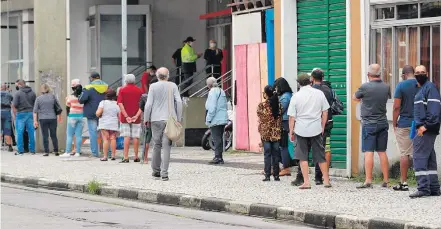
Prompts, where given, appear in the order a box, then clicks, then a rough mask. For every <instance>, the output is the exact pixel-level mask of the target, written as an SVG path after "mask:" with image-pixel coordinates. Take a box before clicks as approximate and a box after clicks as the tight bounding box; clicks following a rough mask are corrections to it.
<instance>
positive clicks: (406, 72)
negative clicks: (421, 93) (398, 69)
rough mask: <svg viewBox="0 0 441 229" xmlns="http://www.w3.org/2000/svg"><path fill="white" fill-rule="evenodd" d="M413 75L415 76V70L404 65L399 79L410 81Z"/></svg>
mask: <svg viewBox="0 0 441 229" xmlns="http://www.w3.org/2000/svg"><path fill="white" fill-rule="evenodd" d="M414 74H415V70H414V69H413V67H412V66H410V65H404V67H403V70H402V73H401V78H403V80H407V79H411V78H414Z"/></svg>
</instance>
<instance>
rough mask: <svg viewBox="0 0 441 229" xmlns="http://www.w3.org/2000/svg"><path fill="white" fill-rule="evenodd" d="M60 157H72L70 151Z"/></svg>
mask: <svg viewBox="0 0 441 229" xmlns="http://www.w3.org/2000/svg"><path fill="white" fill-rule="evenodd" d="M60 157H62V158H68V157H70V153H63V154H62V155H61V156H60Z"/></svg>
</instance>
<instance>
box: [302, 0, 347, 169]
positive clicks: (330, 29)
mask: <svg viewBox="0 0 441 229" xmlns="http://www.w3.org/2000/svg"><path fill="white" fill-rule="evenodd" d="M297 39H298V40H297V55H298V57H297V67H298V71H299V72H306V73H309V72H311V70H312V69H313V68H321V69H323V70H324V71H325V78H326V80H329V81H330V82H331V83H332V87H333V89H334V90H335V91H336V93H337V95H338V96H339V99H340V100H341V101H342V102H343V103H344V105H345V108H346V102H347V101H346V100H347V97H346V1H345V0H297ZM333 120H334V128H333V129H332V134H331V151H332V167H333V168H346V133H347V131H346V109H345V111H344V114H343V115H338V116H334V118H333Z"/></svg>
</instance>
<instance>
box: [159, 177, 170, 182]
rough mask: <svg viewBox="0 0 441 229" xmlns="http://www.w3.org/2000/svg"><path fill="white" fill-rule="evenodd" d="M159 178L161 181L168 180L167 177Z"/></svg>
mask: <svg viewBox="0 0 441 229" xmlns="http://www.w3.org/2000/svg"><path fill="white" fill-rule="evenodd" d="M161 179H162V181H168V180H169V179H168V177H162V178H161Z"/></svg>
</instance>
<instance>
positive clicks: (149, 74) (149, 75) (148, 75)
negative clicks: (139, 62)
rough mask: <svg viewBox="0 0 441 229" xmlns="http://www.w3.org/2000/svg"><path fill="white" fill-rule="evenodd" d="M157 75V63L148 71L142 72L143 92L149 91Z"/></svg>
mask: <svg viewBox="0 0 441 229" xmlns="http://www.w3.org/2000/svg"><path fill="white" fill-rule="evenodd" d="M155 75H156V67H155V65H152V66H150V67H149V68H148V69H147V71H145V72H144V74H142V77H141V88H142V93H147V92H148V91H149V87H150V81H152V79H153V78H154V77H155Z"/></svg>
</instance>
